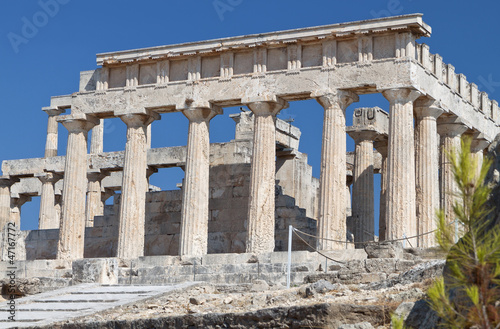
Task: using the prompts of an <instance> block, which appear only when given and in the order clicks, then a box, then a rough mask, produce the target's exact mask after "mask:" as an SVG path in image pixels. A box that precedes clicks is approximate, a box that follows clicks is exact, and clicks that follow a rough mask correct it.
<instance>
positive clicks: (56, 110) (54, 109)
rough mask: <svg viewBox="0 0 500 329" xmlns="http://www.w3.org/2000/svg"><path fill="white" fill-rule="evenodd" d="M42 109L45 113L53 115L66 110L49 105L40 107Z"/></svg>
mask: <svg viewBox="0 0 500 329" xmlns="http://www.w3.org/2000/svg"><path fill="white" fill-rule="evenodd" d="M42 111H44V112H45V113H47V115H49V116H55V115H59V114H61V113H64V112H66V110H64V109H60V108H57V107H50V106H47V107H42Z"/></svg>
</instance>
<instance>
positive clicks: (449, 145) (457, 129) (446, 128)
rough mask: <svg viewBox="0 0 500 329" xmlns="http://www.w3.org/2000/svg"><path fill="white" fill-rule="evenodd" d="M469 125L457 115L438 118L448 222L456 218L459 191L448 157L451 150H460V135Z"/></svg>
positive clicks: (443, 201) (442, 195) (443, 202)
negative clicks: (455, 207)
mask: <svg viewBox="0 0 500 329" xmlns="http://www.w3.org/2000/svg"><path fill="white" fill-rule="evenodd" d="M467 128H468V127H467V126H466V125H465V124H464V123H462V121H461V120H460V118H458V117H457V116H444V115H442V116H440V117H439V118H438V120H437V131H438V133H439V135H440V136H441V146H440V148H441V156H440V168H441V171H440V172H441V177H440V184H441V186H440V206H441V209H443V210H444V212H445V216H446V220H447V221H448V222H451V221H454V220H455V213H454V212H453V205H454V203H455V200H456V197H455V196H454V195H453V194H455V193H456V192H457V186H456V184H455V177H454V176H453V172H452V169H451V162H450V160H449V159H448V153H449V152H455V151H459V150H460V136H461V135H462V134H463V133H464V132H465V131H466V130H467Z"/></svg>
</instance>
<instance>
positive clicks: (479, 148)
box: [470, 133, 491, 177]
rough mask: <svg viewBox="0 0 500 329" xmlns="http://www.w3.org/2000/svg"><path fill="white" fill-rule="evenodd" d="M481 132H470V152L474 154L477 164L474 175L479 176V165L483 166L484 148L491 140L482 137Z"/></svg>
mask: <svg viewBox="0 0 500 329" xmlns="http://www.w3.org/2000/svg"><path fill="white" fill-rule="evenodd" d="M483 136H484V135H483V134H481V133H474V134H472V142H471V145H470V149H471V153H472V155H473V156H474V159H475V161H476V165H477V168H476V169H477V171H476V175H477V177H479V175H480V174H481V167H482V166H483V159H484V150H485V149H486V148H487V147H488V146H489V145H490V144H491V142H490V141H489V140H487V139H485V138H484V137H483Z"/></svg>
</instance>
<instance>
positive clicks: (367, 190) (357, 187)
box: [350, 132, 377, 248]
mask: <svg viewBox="0 0 500 329" xmlns="http://www.w3.org/2000/svg"><path fill="white" fill-rule="evenodd" d="M363 133H365V134H363ZM367 133H368V134H367ZM369 133H370V132H357V133H355V132H352V133H350V135H351V137H352V136H353V135H355V134H359V135H360V136H356V137H357V138H354V137H353V138H354V140H355V141H356V152H355V158H354V183H353V186H352V220H353V231H354V232H352V233H353V234H354V241H355V242H366V241H373V238H374V236H375V223H374V221H375V209H374V191H373V138H375V137H376V135H377V134H376V133H375V132H373V133H372V134H369ZM361 135H364V136H361ZM362 247H363V245H361V244H358V245H356V248H362Z"/></svg>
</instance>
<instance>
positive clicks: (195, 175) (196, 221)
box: [179, 107, 218, 256]
mask: <svg viewBox="0 0 500 329" xmlns="http://www.w3.org/2000/svg"><path fill="white" fill-rule="evenodd" d="M182 113H183V114H184V115H185V116H186V117H187V118H188V119H189V132H188V143H187V156H186V169H185V176H184V183H183V185H182V192H183V197H182V213H181V239H180V249H179V254H180V255H181V256H202V255H205V254H206V253H207V243H208V199H209V186H208V183H209V169H210V136H209V126H210V120H211V119H212V118H213V117H214V116H215V115H217V114H218V111H216V110H214V109H212V108H203V107H202V108H190V109H187V110H184V111H182Z"/></svg>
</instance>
